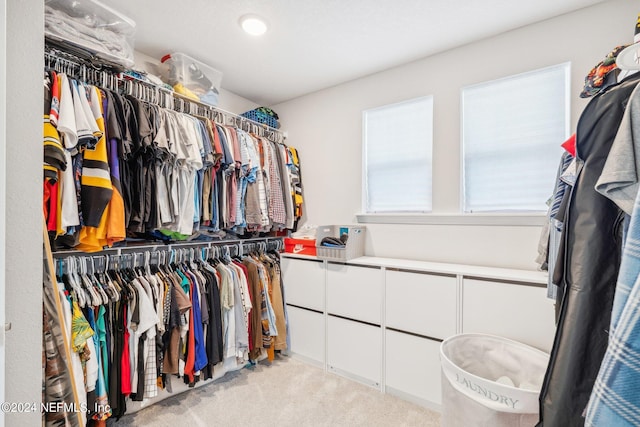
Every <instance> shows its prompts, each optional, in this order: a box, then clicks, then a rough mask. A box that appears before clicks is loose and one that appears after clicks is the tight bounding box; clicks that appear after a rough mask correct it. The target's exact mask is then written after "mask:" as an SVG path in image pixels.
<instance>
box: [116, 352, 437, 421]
mask: <svg viewBox="0 0 640 427" xmlns="http://www.w3.org/2000/svg"><path fill="white" fill-rule="evenodd" d="M109 424H110V425H113V426H118V427H120V426H154V427H155V426H158V427H161V426H167V427H169V426H170V427H178V426H189V427H200V426H202V427H204V426H214V425H219V426H225V427H231V426H249V425H254V426H258V425H262V426H279V427H285V426H421V427H432V426H433V427H437V426H440V414H439V413H437V412H434V411H430V410H428V409H425V408H423V407H421V406H418V405H415V404H413V403H410V402H407V401H404V400H402V399H399V398H397V397H394V396H391V395H388V394H383V393H380V392H379V391H378V390H376V389H373V388H371V387H367V386H365V385H362V384H359V383H357V382H354V381H351V380H348V379H346V378H342V377H340V376H338V375H334V374H331V373H326V372H324V371H323V370H322V369H320V368H317V367H315V366H312V365H309V364H307V363H304V362H302V361H300V360H297V359H295V358H293V357H278V358H277V359H276V360H274V361H273V363H271V364H269V363H268V362H261V363H259V364H258V365H257V366H255V367H252V368H247V369H242V370H240V371H236V372H230V373H227V374H226V375H225V376H224V377H222V378H221V379H219V380H217V381H215V382H212V383H211V384H208V385H206V386H202V387H199V388H197V389H194V390H190V391H188V392H185V393H181V394H178V395H176V396H172V397H169V398H167V399H165V400H163V401H161V402H158V403H157V404H155V405H152V406H150V407H148V408H145V409H142V410H140V411H139V412H137V413H135V414H131V415H125V416H124V417H122V418H121V419H120V420H119V421H118V422H115V423H109Z"/></svg>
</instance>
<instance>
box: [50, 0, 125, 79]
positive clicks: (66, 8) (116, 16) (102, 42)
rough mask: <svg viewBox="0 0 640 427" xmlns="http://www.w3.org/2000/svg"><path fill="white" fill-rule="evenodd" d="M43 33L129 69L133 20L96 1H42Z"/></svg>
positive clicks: (51, 38) (54, 39) (57, 40)
mask: <svg viewBox="0 0 640 427" xmlns="http://www.w3.org/2000/svg"><path fill="white" fill-rule="evenodd" d="M44 30H45V36H46V37H47V38H48V39H50V40H52V41H55V42H58V43H60V42H62V43H68V44H70V45H72V46H76V47H79V48H80V49H83V50H85V51H88V52H90V53H93V54H94V55H95V56H96V57H98V58H102V59H104V60H107V61H109V62H113V63H115V64H119V65H123V66H124V67H126V68H131V67H133V65H134V59H133V49H134V42H135V32H136V23H135V22H134V21H133V20H132V19H130V18H128V17H126V16H125V15H123V14H122V13H120V12H118V11H116V10H114V9H112V8H110V7H109V6H106V5H104V4H102V3H100V2H99V1H97V0H74V1H68V0H45V16H44Z"/></svg>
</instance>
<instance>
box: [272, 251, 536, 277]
mask: <svg viewBox="0 0 640 427" xmlns="http://www.w3.org/2000/svg"><path fill="white" fill-rule="evenodd" d="M282 256H283V257H286V258H295V259H306V260H317V261H322V260H321V259H320V258H318V257H315V256H311V255H299V254H292V253H282ZM330 262H334V261H330ZM345 264H353V265H366V266H373V267H385V268H397V269H402V270H411V271H420V272H425V273H439V274H452V275H462V276H472V277H478V278H483V279H496V280H507V281H515V282H527V283H536V284H546V283H547V277H548V274H547V272H546V271H533V270H520V269H512V268H500V267H485V266H479V265H468V264H449V263H442V262H430V261H416V260H409V259H398V258H382V257H369V256H363V257H359V258H354V259H351V260H349V261H346V262H345Z"/></svg>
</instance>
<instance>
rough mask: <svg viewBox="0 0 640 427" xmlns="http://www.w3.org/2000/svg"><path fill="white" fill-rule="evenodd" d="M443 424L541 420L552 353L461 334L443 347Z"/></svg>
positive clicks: (520, 424) (517, 424)
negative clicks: (541, 400)
mask: <svg viewBox="0 0 640 427" xmlns="http://www.w3.org/2000/svg"><path fill="white" fill-rule="evenodd" d="M440 360H441V362H442V420H441V422H442V426H443V427H469V426H491V427H524V426H533V425H535V424H536V423H537V422H538V412H539V406H538V396H539V394H540V389H541V387H542V382H543V380H544V374H545V371H546V369H547V364H548V362H549V355H548V354H547V353H545V352H543V351H540V350H538V349H535V348H533V347H529V346H528V345H525V344H522V343H519V342H516V341H512V340H510V339H507V338H502V337H497V336H493V335H485V334H460V335H455V336H453V337H450V338H447V339H446V340H444V341H443V342H442V344H441V346H440Z"/></svg>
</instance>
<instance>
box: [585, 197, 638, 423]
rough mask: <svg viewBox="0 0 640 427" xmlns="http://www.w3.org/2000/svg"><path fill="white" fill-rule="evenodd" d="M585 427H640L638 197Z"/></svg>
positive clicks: (625, 245)
mask: <svg viewBox="0 0 640 427" xmlns="http://www.w3.org/2000/svg"><path fill="white" fill-rule="evenodd" d="M585 425H586V426H602V427H609V426H616V427H622V426H639V425H640V197H638V196H636V201H635V207H634V210H633V215H632V216H631V223H630V226H629V232H628V234H627V240H626V242H625V244H624V251H623V256H622V264H621V266H620V274H619V276H618V283H617V285H616V292H615V298H614V301H613V310H612V314H611V331H610V335H609V345H608V347H607V352H606V354H605V357H604V359H603V361H602V364H601V366H600V372H599V373H598V377H597V379H596V382H595V384H594V386H593V390H592V393H591V398H590V400H589V405H588V406H587V418H586V422H585Z"/></svg>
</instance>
